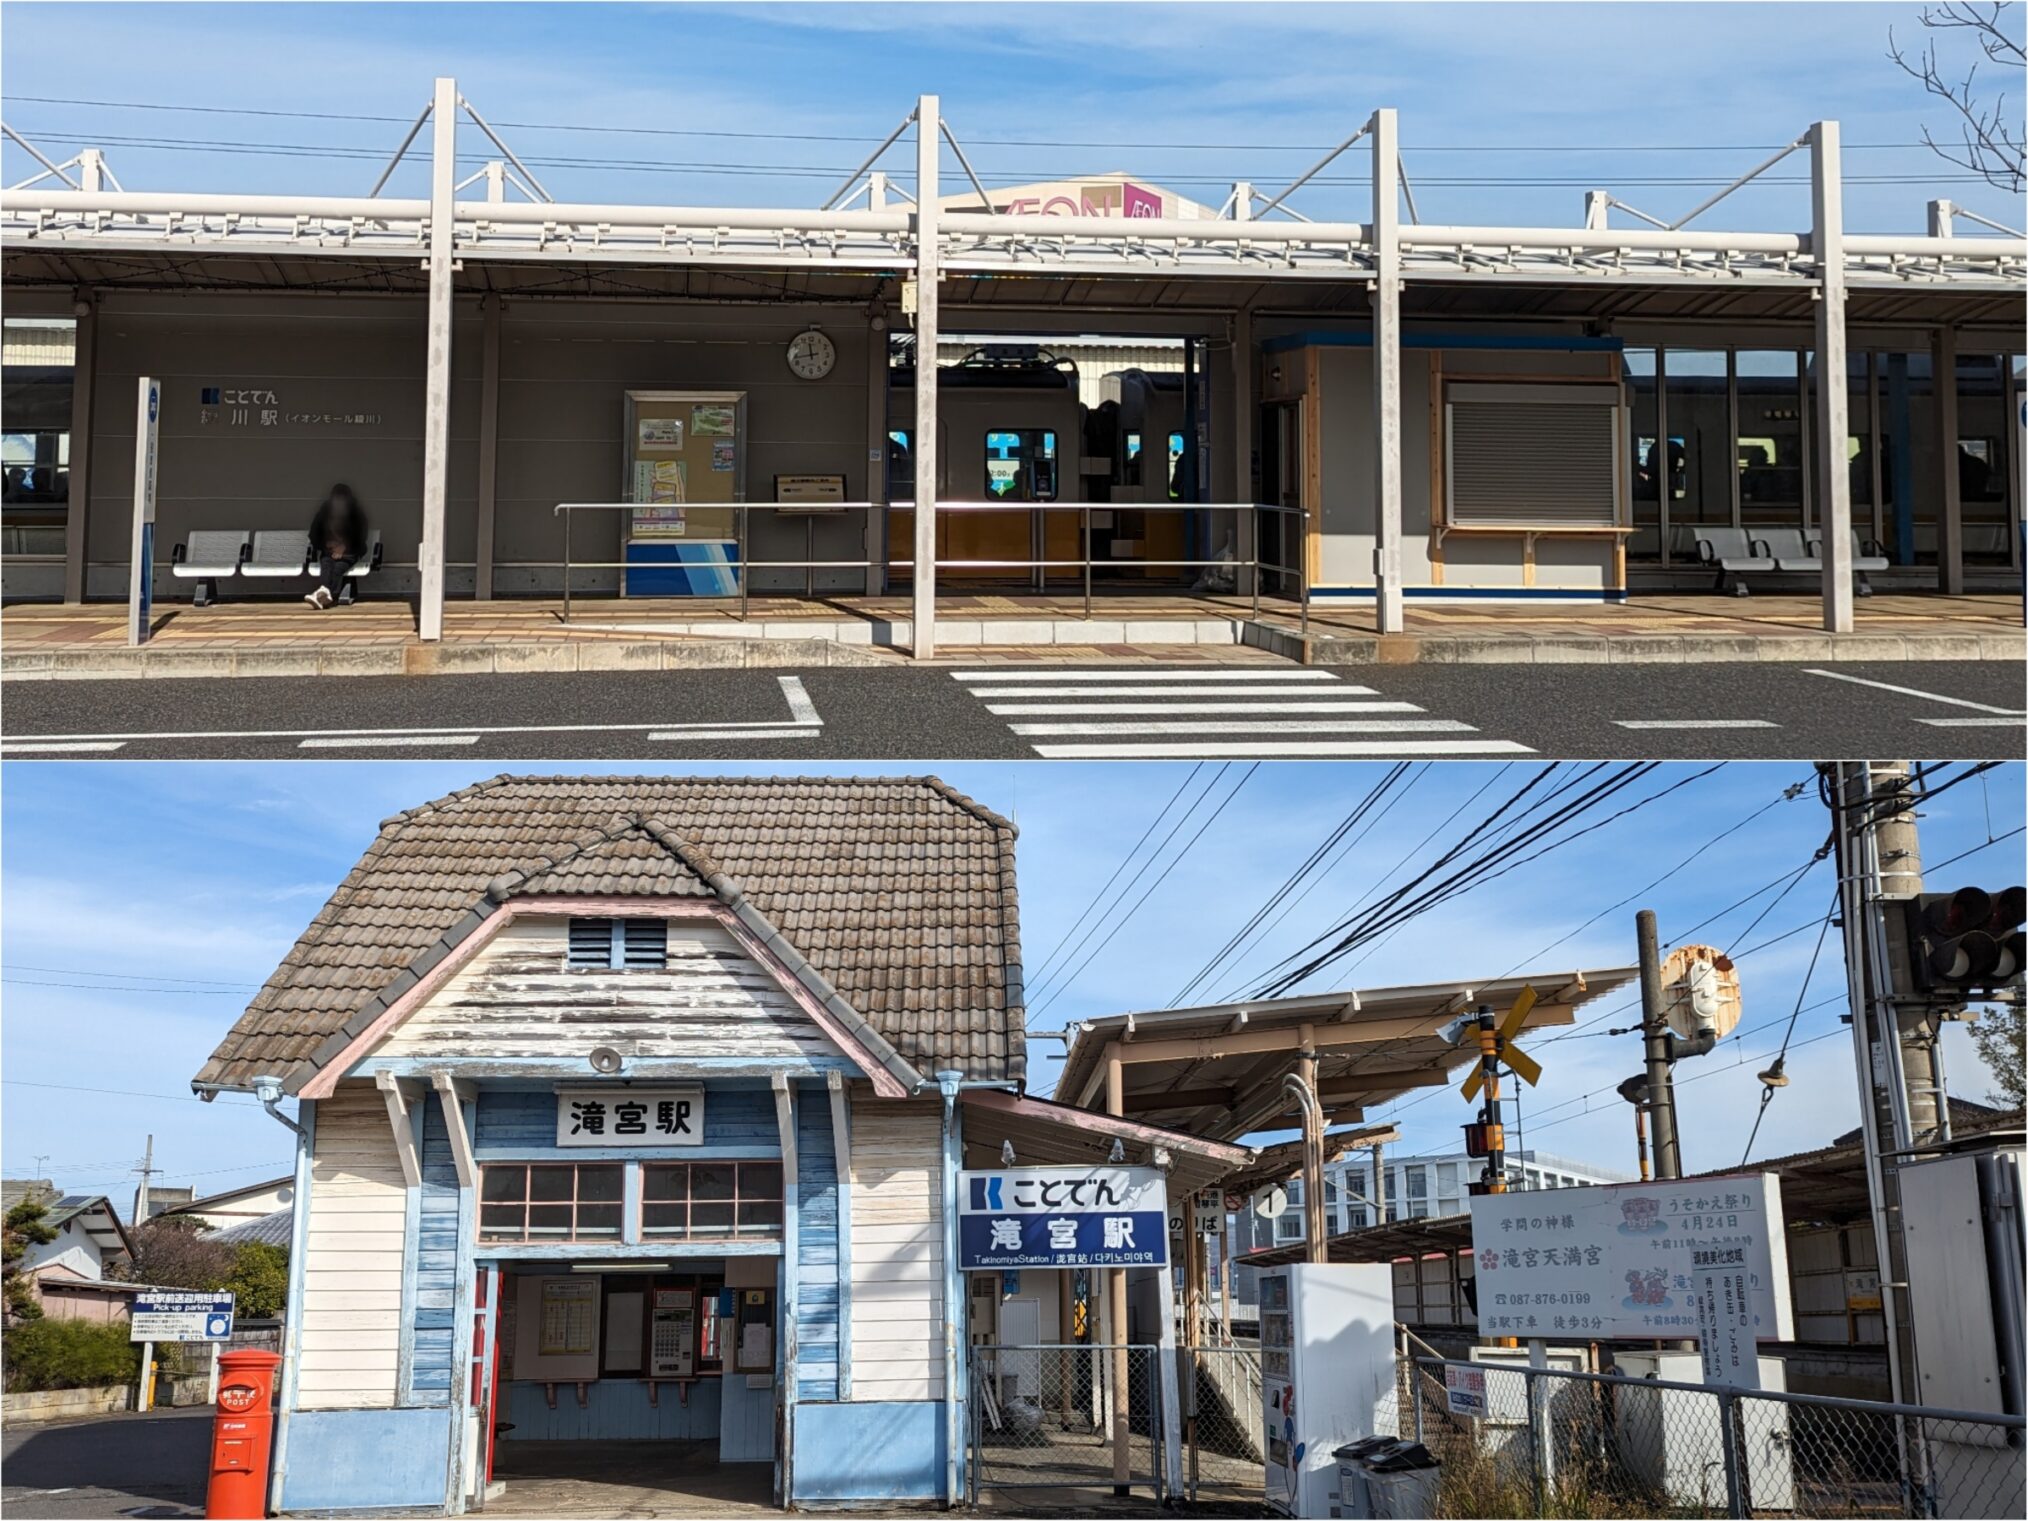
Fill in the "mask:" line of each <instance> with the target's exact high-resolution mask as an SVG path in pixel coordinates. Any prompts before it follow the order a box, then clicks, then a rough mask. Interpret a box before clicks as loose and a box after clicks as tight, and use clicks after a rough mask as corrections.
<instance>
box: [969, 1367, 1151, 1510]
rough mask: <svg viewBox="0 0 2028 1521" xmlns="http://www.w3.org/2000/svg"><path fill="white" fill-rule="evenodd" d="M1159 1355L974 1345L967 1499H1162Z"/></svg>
mask: <svg viewBox="0 0 2028 1521" xmlns="http://www.w3.org/2000/svg"><path fill="white" fill-rule="evenodd" d="M1160 1355H1161V1354H1160V1349H1159V1348H1156V1347H1127V1346H1076V1345H1063V1346H1041V1347H994V1346H975V1347H973V1348H972V1356H971V1366H972V1389H971V1427H972V1493H973V1496H974V1498H976V1497H977V1496H978V1495H979V1493H980V1492H982V1491H985V1490H999V1489H1056V1490H1083V1491H1088V1492H1089V1494H1088V1496H1087V1498H1090V1499H1097V1498H1099V1497H1101V1496H1105V1495H1112V1494H1114V1493H1116V1492H1122V1491H1124V1492H1126V1493H1133V1492H1136V1491H1139V1492H1142V1493H1144V1494H1146V1495H1149V1496H1151V1497H1153V1498H1155V1499H1160V1498H1161V1496H1162V1406H1161V1399H1162V1381H1161V1379H1160V1378H1159V1377H1158V1376H1157V1373H1158V1368H1159V1358H1160Z"/></svg>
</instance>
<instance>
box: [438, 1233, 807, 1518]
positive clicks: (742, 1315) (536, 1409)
mask: <svg viewBox="0 0 2028 1521" xmlns="http://www.w3.org/2000/svg"><path fill="white" fill-rule="evenodd" d="M778 1263H779V1259H778V1258H776V1257H773V1256H727V1257H723V1258H694V1259H693V1258H671V1259H654V1260H642V1261H606V1260H597V1261H589V1262H587V1261H581V1260H580V1261H571V1260H568V1259H564V1260H557V1261H549V1260H544V1261H513V1262H497V1263H493V1264H486V1263H483V1262H482V1263H481V1264H480V1265H479V1272H478V1279H479V1281H478V1288H477V1294H478V1309H479V1315H478V1323H477V1326H478V1328H477V1331H476V1333H475V1337H474V1351H475V1354H476V1356H475V1359H474V1378H473V1383H474V1388H473V1391H472V1394H473V1403H472V1408H473V1409H474V1410H475V1411H477V1412H479V1419H478V1421H477V1422H476V1430H475V1432H474V1433H473V1440H474V1446H475V1447H476V1449H477V1450H476V1451H472V1452H468V1454H467V1463H468V1469H467V1471H468V1472H469V1473H471V1474H473V1476H474V1478H475V1480H480V1481H481V1482H475V1483H474V1484H473V1486H472V1489H473V1492H474V1505H475V1507H477V1506H479V1505H483V1508H484V1509H485V1510H487V1511H488V1512H492V1513H495V1514H499V1515H507V1516H538V1515H539V1516H556V1515H624V1514H632V1515H653V1514H658V1513H661V1514H670V1515H678V1514H694V1513H698V1512H701V1511H705V1510H709V1512H710V1513H711V1514H714V1515H718V1514H737V1513H740V1512H743V1511H745V1510H747V1509H749V1508H751V1509H752V1510H753V1511H754V1512H755V1513H756V1514H759V1513H761V1512H772V1511H775V1510H778V1509H779V1505H780V1493H779V1486H780V1480H779V1475H780V1458H779V1453H780V1441H779V1435H778V1433H779V1432H780V1429H781V1425H782V1420H781V1411H780V1407H779V1401H780V1390H781V1382H782V1381H781V1377H780V1368H779V1358H780V1355H781V1346H780V1341H781V1338H780V1327H779V1323H778V1316H779V1310H780V1290H779V1282H778ZM480 1494H483V1495H484V1500H483V1501H480V1500H479V1499H478V1496H479V1495H480Z"/></svg>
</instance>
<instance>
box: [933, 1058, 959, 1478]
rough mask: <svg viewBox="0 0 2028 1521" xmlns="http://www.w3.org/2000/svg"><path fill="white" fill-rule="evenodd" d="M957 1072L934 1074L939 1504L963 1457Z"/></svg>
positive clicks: (956, 1474) (955, 1475)
mask: <svg viewBox="0 0 2028 1521" xmlns="http://www.w3.org/2000/svg"><path fill="white" fill-rule="evenodd" d="M963 1077H964V1074H963V1073H962V1072H954V1071H944V1072H939V1073H938V1074H937V1087H938V1089H939V1090H940V1091H941V1093H942V1095H943V1101H944V1126H943V1129H944V1175H943V1232H944V1444H945V1451H944V1504H945V1505H946V1506H955V1505H957V1503H958V1501H959V1498H960V1496H961V1495H962V1494H963V1489H962V1487H961V1485H960V1478H959V1465H960V1463H961V1462H962V1458H963V1453H964V1429H965V1425H964V1415H965V1402H964V1394H963V1390H964V1387H965V1384H964V1368H963V1361H962V1360H963V1357H964V1347H965V1325H964V1315H965V1292H964V1288H965V1286H964V1278H963V1275H962V1274H961V1273H959V1271H958V1261H959V1256H960V1253H959V1251H958V1169H959V1168H960V1167H962V1166H963V1165H964V1122H963V1120H962V1118H961V1117H960V1115H959V1112H958V1083H959V1082H960V1081H961V1080H962V1078H963Z"/></svg>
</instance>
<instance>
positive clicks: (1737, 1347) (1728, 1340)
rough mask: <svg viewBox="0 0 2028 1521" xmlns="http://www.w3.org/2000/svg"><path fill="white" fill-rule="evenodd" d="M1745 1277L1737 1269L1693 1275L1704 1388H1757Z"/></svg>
mask: <svg viewBox="0 0 2028 1521" xmlns="http://www.w3.org/2000/svg"><path fill="white" fill-rule="evenodd" d="M1748 1277H1749V1275H1748V1273H1747V1270H1746V1269H1745V1268H1740V1267H1727V1268H1704V1269H1701V1270H1700V1271H1699V1272H1698V1274H1697V1279H1696V1282H1697V1288H1696V1298H1697V1350H1698V1352H1699V1353H1701V1354H1702V1356H1703V1358H1704V1382H1705V1383H1707V1384H1718V1385H1723V1386H1725V1387H1727V1388H1731V1389H1758V1388H1759V1387H1760V1354H1759V1353H1758V1352H1757V1351H1756V1350H1755V1347H1754V1337H1753V1311H1752V1307H1751V1304H1750V1300H1751V1296H1752V1287H1751V1284H1750V1283H1749V1281H1748Z"/></svg>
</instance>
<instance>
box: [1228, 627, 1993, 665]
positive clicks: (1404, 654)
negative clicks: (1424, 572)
mask: <svg viewBox="0 0 2028 1521" xmlns="http://www.w3.org/2000/svg"><path fill="white" fill-rule="evenodd" d="M1240 642H1241V643H1243V644H1246V645H1249V646H1251V647H1252V648H1255V649H1260V650H1265V651H1267V652H1268V653H1270V654H1274V655H1280V656H1282V657H1283V658H1284V659H1287V660H1293V661H1296V662H1298V663H1299V664H1303V665H1416V664H1421V665H1711V664H1720V663H1732V664H1761V663H1795V662H1799V661H1805V660H1821V661H1825V662H1827V663H1834V662H1839V661H1859V660H1869V661H1870V660H2004V661H2012V662H2015V663H2017V664H2018V663H2020V662H2021V661H2023V660H2024V659H2028V634H2024V633H2023V632H2021V631H2008V632H1999V631H1994V632H1990V633H1978V634H1966V633H1959V634H1920V633H1916V634H1896V633H1870V632H1869V633H1853V634H1808V633H1802V634H1761V635H1738V634H1612V635H1607V634H1538V635H1525V634H1524V635H1516V634H1484V635H1458V634H1395V635H1384V636H1383V635H1373V634H1367V635H1359V634H1352V635H1345V634H1312V635H1310V636H1309V637H1308V638H1307V639H1305V638H1304V637H1303V636H1302V635H1301V634H1299V633H1296V632H1295V631H1293V630H1290V629H1284V628H1277V627H1274V626H1272V625H1269V624H1262V623H1245V624H1242V625H1240Z"/></svg>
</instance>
